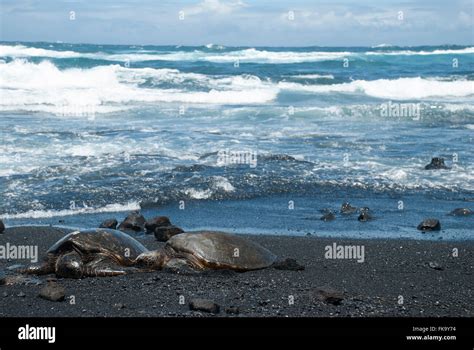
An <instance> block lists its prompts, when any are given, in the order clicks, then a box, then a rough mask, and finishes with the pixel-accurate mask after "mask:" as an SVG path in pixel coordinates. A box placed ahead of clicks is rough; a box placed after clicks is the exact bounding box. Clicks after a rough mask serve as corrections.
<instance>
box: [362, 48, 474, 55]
mask: <svg viewBox="0 0 474 350" xmlns="http://www.w3.org/2000/svg"><path fill="white" fill-rule="evenodd" d="M472 53H474V47H466V48H464V49H458V50H453V49H448V50H439V49H438V50H433V51H414V50H398V51H375V52H371V51H369V52H367V53H366V54H367V55H389V56H416V55H420V56H429V55H464V54H472Z"/></svg>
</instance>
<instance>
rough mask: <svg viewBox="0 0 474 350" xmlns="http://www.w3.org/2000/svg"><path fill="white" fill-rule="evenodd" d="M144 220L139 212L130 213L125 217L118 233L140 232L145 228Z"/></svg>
mask: <svg viewBox="0 0 474 350" xmlns="http://www.w3.org/2000/svg"><path fill="white" fill-rule="evenodd" d="M145 222H146V220H145V218H144V217H143V215H142V214H140V212H139V211H132V212H131V213H130V214H128V215H127V217H126V218H125V220H124V221H123V222H122V223H121V224H120V225H119V227H118V229H119V230H120V231H135V232H140V231H143V230H144V228H145Z"/></svg>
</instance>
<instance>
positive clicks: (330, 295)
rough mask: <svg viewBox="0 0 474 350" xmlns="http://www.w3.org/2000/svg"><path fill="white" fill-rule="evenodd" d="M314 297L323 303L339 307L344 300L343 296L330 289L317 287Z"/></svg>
mask: <svg viewBox="0 0 474 350" xmlns="http://www.w3.org/2000/svg"><path fill="white" fill-rule="evenodd" d="M314 293H315V297H316V298H317V299H319V300H321V301H323V302H325V303H328V304H333V305H339V304H341V302H342V301H343V300H344V294H343V293H342V292H339V291H337V290H335V289H333V288H331V287H327V286H324V287H319V288H316V290H315V292H314Z"/></svg>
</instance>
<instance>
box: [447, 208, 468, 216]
mask: <svg viewBox="0 0 474 350" xmlns="http://www.w3.org/2000/svg"><path fill="white" fill-rule="evenodd" d="M472 214H473V211H472V210H471V209H469V208H456V209H454V210H453V211H452V212H451V213H449V215H451V216H470V215H472Z"/></svg>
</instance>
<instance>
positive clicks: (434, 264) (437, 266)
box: [428, 261, 443, 271]
mask: <svg viewBox="0 0 474 350" xmlns="http://www.w3.org/2000/svg"><path fill="white" fill-rule="evenodd" d="M428 266H429V267H430V268H432V269H433V270H438V271H441V270H443V267H442V266H441V265H440V264H438V263H437V262H435V261H430V262H429V264H428Z"/></svg>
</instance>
